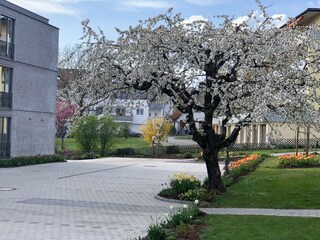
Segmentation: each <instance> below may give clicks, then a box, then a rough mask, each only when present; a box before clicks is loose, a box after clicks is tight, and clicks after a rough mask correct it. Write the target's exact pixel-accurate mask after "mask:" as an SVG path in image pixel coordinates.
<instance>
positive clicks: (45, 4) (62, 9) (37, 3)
mask: <svg viewBox="0 0 320 240" xmlns="http://www.w3.org/2000/svg"><path fill="white" fill-rule="evenodd" d="M93 1H103V0H9V2H12V3H14V4H16V5H18V6H21V7H23V8H26V9H28V10H30V11H33V12H37V13H56V14H68V15H77V14H78V13H79V12H78V10H77V9H76V8H73V7H71V5H72V4H75V3H79V2H93Z"/></svg>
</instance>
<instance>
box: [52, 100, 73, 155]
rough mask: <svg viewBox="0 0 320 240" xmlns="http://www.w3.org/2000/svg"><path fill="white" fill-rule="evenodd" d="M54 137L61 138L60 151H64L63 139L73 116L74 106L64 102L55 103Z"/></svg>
mask: <svg viewBox="0 0 320 240" xmlns="http://www.w3.org/2000/svg"><path fill="white" fill-rule="evenodd" d="M56 111H57V114H56V135H57V137H60V138H61V149H62V150H63V149H64V138H65V136H66V134H67V130H68V124H70V123H71V122H72V120H73V118H74V116H75V112H76V106H75V105H72V104H70V103H67V102H65V101H61V100H57V101H56Z"/></svg>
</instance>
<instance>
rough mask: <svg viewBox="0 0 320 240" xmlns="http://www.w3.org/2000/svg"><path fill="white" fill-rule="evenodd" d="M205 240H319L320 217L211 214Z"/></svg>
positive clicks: (204, 236)
mask: <svg viewBox="0 0 320 240" xmlns="http://www.w3.org/2000/svg"><path fill="white" fill-rule="evenodd" d="M205 222H206V224H207V228H206V229H205V231H204V232H203V235H202V238H201V239H203V240H213V239H223V240H234V239H237V240H247V239H255V240H260V239H261V240H262V239H263V240H264V239H268V240H304V239H310V240H311V239H319V229H320V218H298V217H272V216H234V215H223V216H221V215H208V216H206V217H205Z"/></svg>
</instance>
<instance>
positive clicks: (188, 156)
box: [181, 152, 193, 159]
mask: <svg viewBox="0 0 320 240" xmlns="http://www.w3.org/2000/svg"><path fill="white" fill-rule="evenodd" d="M181 158H184V159H187V158H193V155H192V153H190V152H186V153H183V154H181Z"/></svg>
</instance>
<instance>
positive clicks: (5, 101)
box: [0, 92, 12, 108]
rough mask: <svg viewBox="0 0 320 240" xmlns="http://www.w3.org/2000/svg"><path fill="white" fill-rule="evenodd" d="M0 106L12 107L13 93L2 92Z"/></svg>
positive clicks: (0, 93)
mask: <svg viewBox="0 0 320 240" xmlns="http://www.w3.org/2000/svg"><path fill="white" fill-rule="evenodd" d="M0 108H12V93H8V92H0Z"/></svg>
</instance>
